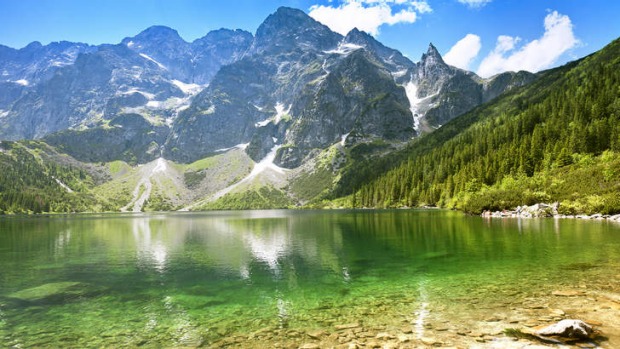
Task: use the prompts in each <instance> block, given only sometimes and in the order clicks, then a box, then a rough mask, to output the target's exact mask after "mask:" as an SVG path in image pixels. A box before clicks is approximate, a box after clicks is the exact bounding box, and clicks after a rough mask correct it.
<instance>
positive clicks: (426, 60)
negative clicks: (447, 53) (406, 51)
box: [420, 43, 446, 65]
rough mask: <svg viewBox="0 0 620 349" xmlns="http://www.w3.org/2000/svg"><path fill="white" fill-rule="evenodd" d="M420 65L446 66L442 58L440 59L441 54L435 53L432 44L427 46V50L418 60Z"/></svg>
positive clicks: (435, 50)
mask: <svg viewBox="0 0 620 349" xmlns="http://www.w3.org/2000/svg"><path fill="white" fill-rule="evenodd" d="M420 63H421V64H423V65H429V64H442V65H445V64H446V63H445V62H444V61H443V58H442V57H441V54H440V53H439V51H437V48H436V47H435V45H433V43H430V44H429V45H428V50H427V51H426V53H425V54H423V55H422V59H421V60H420Z"/></svg>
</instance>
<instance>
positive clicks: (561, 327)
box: [536, 319, 594, 339]
mask: <svg viewBox="0 0 620 349" xmlns="http://www.w3.org/2000/svg"><path fill="white" fill-rule="evenodd" d="M536 333H537V334H538V335H539V336H544V337H550V336H558V337H561V338H564V339H587V338H590V335H592V334H593V333H594V330H593V329H592V326H590V325H588V324H586V323H585V322H583V321H581V320H569V319H567V320H562V321H560V322H558V323H556V324H553V325H551V326H547V327H545V328H543V329H540V330H538V331H537V332H536Z"/></svg>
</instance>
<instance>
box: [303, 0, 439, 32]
mask: <svg viewBox="0 0 620 349" xmlns="http://www.w3.org/2000/svg"><path fill="white" fill-rule="evenodd" d="M431 11H432V9H431V7H430V6H429V4H428V3H427V2H426V1H425V0H344V1H343V2H342V3H340V4H339V5H338V6H335V7H334V6H331V5H327V6H325V5H314V6H312V7H310V13H309V14H310V16H311V17H312V18H314V19H315V20H317V21H319V22H321V23H323V24H325V25H326V26H328V27H329V28H330V29H331V30H333V31H335V32H337V33H340V34H342V35H346V34H347V33H348V32H349V31H351V29H353V28H357V29H359V30H363V31H365V32H367V33H369V34H371V35H373V36H377V35H378V34H379V28H380V27H381V26H382V25H385V24H387V25H394V24H397V23H414V22H415V21H416V20H417V18H418V14H422V13H428V12H431Z"/></svg>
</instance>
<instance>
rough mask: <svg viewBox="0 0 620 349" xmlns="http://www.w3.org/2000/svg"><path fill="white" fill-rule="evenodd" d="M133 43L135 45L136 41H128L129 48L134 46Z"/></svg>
mask: <svg viewBox="0 0 620 349" xmlns="http://www.w3.org/2000/svg"><path fill="white" fill-rule="evenodd" d="M133 45H135V43H134V42H133V41H129V42H128V43H127V47H129V48H131V47H133Z"/></svg>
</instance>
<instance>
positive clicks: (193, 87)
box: [172, 80, 203, 95]
mask: <svg viewBox="0 0 620 349" xmlns="http://www.w3.org/2000/svg"><path fill="white" fill-rule="evenodd" d="M172 83H173V84H174V85H175V86H176V87H178V88H179V90H181V91H183V93H185V94H186V95H195V94H197V93H198V92H200V91H201V90H202V88H203V86H201V85H198V84H186V83H184V82H183V81H179V80H172Z"/></svg>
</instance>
